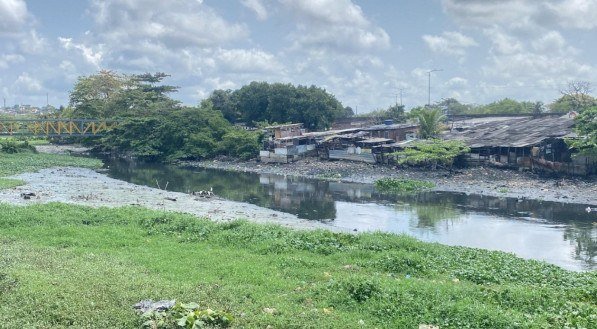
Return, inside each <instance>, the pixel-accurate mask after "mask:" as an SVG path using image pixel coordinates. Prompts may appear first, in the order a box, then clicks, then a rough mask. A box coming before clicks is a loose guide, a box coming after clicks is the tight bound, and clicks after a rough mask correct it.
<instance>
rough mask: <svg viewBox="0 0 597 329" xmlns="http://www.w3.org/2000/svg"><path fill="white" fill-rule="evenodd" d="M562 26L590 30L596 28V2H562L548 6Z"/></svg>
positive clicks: (592, 0)
mask: <svg viewBox="0 0 597 329" xmlns="http://www.w3.org/2000/svg"><path fill="white" fill-rule="evenodd" d="M548 8H549V9H551V10H552V11H553V12H554V15H555V16H556V17H557V18H558V21H559V23H560V24H561V25H562V26H565V27H570V28H578V29H586V30H591V29H594V28H597V1H595V0H564V1H562V2H559V3H555V4H548Z"/></svg>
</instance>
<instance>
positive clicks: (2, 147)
mask: <svg viewBox="0 0 597 329" xmlns="http://www.w3.org/2000/svg"><path fill="white" fill-rule="evenodd" d="M0 152H1V153H8V154H14V153H21V152H36V151H35V147H33V146H32V145H30V144H29V142H27V141H23V142H17V141H15V140H13V139H4V140H0Z"/></svg>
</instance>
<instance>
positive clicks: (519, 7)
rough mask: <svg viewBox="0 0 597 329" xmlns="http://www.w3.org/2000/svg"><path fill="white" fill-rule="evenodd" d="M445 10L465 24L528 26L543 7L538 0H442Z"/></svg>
mask: <svg viewBox="0 0 597 329" xmlns="http://www.w3.org/2000/svg"><path fill="white" fill-rule="evenodd" d="M442 4H443V7H444V11H445V12H446V13H448V14H449V15H450V16H452V17H453V18H454V19H455V20H456V21H457V22H459V23H461V24H463V25H473V26H483V25H484V26H492V25H496V24H498V25H508V26H511V27H515V28H516V27H528V26H529V25H533V24H534V21H533V19H534V17H535V16H536V15H537V14H538V13H539V11H540V9H541V7H542V6H541V1H536V0H442Z"/></svg>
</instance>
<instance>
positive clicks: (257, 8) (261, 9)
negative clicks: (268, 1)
mask: <svg viewBox="0 0 597 329" xmlns="http://www.w3.org/2000/svg"><path fill="white" fill-rule="evenodd" d="M240 3H241V4H242V5H243V6H245V7H247V8H249V9H250V10H252V11H253V12H254V13H255V15H256V16H257V19H259V20H261V21H263V20H266V19H267V16H268V13H267V9H265V6H264V5H263V3H262V2H261V0H241V1H240Z"/></svg>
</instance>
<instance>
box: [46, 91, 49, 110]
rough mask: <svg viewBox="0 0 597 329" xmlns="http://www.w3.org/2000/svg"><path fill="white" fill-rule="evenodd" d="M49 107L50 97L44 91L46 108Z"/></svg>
mask: <svg viewBox="0 0 597 329" xmlns="http://www.w3.org/2000/svg"><path fill="white" fill-rule="evenodd" d="M48 107H50V97H49V95H48V93H46V108H48Z"/></svg>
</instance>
